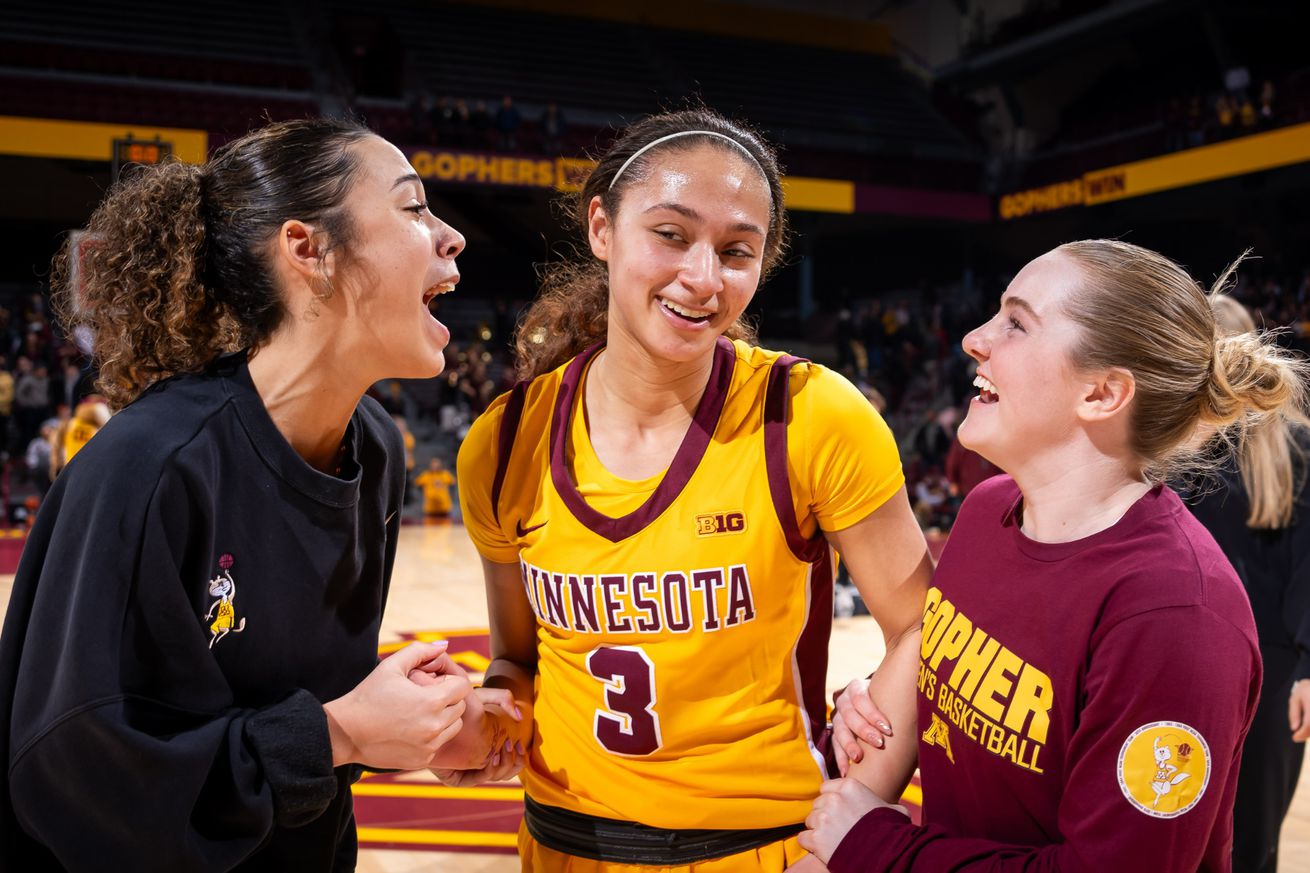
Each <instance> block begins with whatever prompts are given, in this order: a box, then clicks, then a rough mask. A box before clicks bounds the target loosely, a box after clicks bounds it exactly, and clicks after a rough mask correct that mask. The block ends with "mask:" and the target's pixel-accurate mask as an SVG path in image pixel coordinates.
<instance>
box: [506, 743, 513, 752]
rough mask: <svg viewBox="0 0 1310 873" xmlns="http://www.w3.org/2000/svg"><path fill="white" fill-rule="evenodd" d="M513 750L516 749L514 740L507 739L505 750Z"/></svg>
mask: <svg viewBox="0 0 1310 873" xmlns="http://www.w3.org/2000/svg"><path fill="white" fill-rule="evenodd" d="M513 750H514V741H513V740H505V751H507V752H512V751H513Z"/></svg>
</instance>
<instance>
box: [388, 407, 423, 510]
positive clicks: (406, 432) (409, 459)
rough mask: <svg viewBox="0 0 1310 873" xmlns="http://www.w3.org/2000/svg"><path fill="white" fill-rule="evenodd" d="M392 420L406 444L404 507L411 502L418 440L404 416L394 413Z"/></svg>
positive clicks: (402, 502)
mask: <svg viewBox="0 0 1310 873" xmlns="http://www.w3.org/2000/svg"><path fill="white" fill-rule="evenodd" d="M391 420H392V421H394V422H395V423H396V430H398V431H400V438H401V440H403V441H404V443H405V496H404V498H403V499H402V500H401V502H400V503H401V505H402V506H404V505H405V504H406V503H408V502H409V489H410V488H411V487H412V486H413V484H414V446H415V444H416V442H417V440H415V439H414V432H413V431H411V430H410V429H409V422H407V421H406V420H405V417H404V416H403V415H396V414H395V413H392V415H391Z"/></svg>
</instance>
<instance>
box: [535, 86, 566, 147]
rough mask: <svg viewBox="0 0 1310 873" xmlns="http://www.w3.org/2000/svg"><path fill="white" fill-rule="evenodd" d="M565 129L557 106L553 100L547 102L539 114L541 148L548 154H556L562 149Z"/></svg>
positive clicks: (562, 116) (562, 117)
mask: <svg viewBox="0 0 1310 873" xmlns="http://www.w3.org/2000/svg"><path fill="white" fill-rule="evenodd" d="M567 129H568V128H567V125H566V124H565V122H564V114H563V113H562V112H560V111H559V106H557V105H556V104H555V101H554V100H552V101H550V102H549V103H547V104H546V111H545V112H543V113H542V115H541V150H542V151H544V152H545V153H546V154H548V155H558V154H559V153H560V152H561V151H562V150H563V144H564V134H565V132H566V130H567Z"/></svg>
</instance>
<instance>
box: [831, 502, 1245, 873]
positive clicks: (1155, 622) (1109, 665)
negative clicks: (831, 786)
mask: <svg viewBox="0 0 1310 873" xmlns="http://www.w3.org/2000/svg"><path fill="white" fill-rule="evenodd" d="M1019 504H1020V494H1019V490H1018V488H1017V486H1016V485H1015V484H1014V480H1013V479H1011V478H1010V477H1008V476H1000V477H997V478H995V479H992V480H989V481H988V482H985V483H983V484H982V485H980V486H979V487H978V488H977V489H976V490H975V491H974V492H973V494H972V495H970V497H969V499H968V500H967V501H966V502H965V504H964V507H963V508H962V510H961V512H960V516H959V519H958V520H957V522H956V526H955V528H954V530H953V531H952V533H951V539H950V542H949V543H948V544H947V547H946V550H945V552H944V553H943V555H942V560H941V563H940V564H939V566H938V568H937V573H936V576H935V577H934V580H933V587H932V589H931V590H930V591H929V594H928V599H927V603H926V606H925V609H924V624H923V644H922V645H923V647H922V652H921V655H922V657H921V661H920V666H919V732H920V736H921V739H920V743H919V766H920V770H921V778H922V782H923V794H924V808H923V812H924V822H925V824H924V826H922V827H916V826H914V825H912V824H911V823H910V822H909V821H908V820H907V819H906V818H905V817H904V816H902V815H900V814H898V813H895V812H892V811H891V810H887V809H879V810H875V811H873V812H871V813H870V814H869V815H867V816H865V817H864V818H863V819H862V820H861V821H860V822H859V823H857V825H856V826H855V828H854V829H852V831H851V832H850V834H849V835H848V836H847V837H846V839H845V840H843V841H842V843H841V845H840V846H838V848H837V851H836V852H835V853H834V855H833V857H832V859H831V862H830V863H829V869H830V870H831V871H832V873H855V871H859V873H866V871H880V870H888V871H909V870H914V871H932V873H939V871H966V870H967V871H983V870H986V871H1010V870H1014V871H1018V870H1023V871H1026V873H1032V871H1060V873H1083V871H1087V873H1092V871H1095V873H1106V871H1109V873H1129V871H1151V873H1169V871H1187V873H1191V871H1195V870H1198V869H1200V870H1206V871H1227V870H1229V869H1230V868H1231V860H1230V857H1229V855H1230V851H1231V846H1232V830H1233V798H1234V794H1235V792H1236V787H1237V769H1238V767H1237V765H1238V760H1239V757H1240V754H1241V747H1242V740H1243V738H1244V737H1245V735H1246V731H1247V728H1248V727H1249V726H1250V720H1251V715H1252V713H1253V711H1254V708H1255V702H1256V697H1257V694H1258V692H1259V688H1260V656H1259V651H1258V649H1257V646H1256V635H1255V623H1254V621H1253V620H1252V618H1251V608H1250V606H1249V604H1248V602H1247V599H1246V595H1245V593H1244V592H1243V590H1242V587H1241V584H1240V583H1239V582H1238V579H1237V577H1236V575H1235V574H1234V572H1233V569H1232V567H1231V566H1230V565H1229V563H1228V560H1227V559H1226V558H1225V557H1224V555H1223V554H1222V552H1220V550H1219V548H1218V547H1217V546H1216V545H1215V543H1214V540H1213V539H1211V537H1210V535H1209V534H1208V533H1207V532H1206V531H1205V529H1204V528H1202V527H1201V525H1200V524H1199V523H1197V522H1196V520H1195V519H1194V518H1193V517H1192V515H1191V514H1190V513H1188V512H1187V511H1186V509H1185V508H1184V507H1183V504H1182V503H1181V501H1180V500H1179V499H1178V497H1177V496H1176V495H1175V494H1174V493H1173V492H1172V491H1170V490H1168V489H1167V488H1163V487H1157V488H1155V489H1153V490H1152V491H1150V492H1149V493H1148V494H1146V496H1144V497H1142V498H1141V499H1140V500H1139V501H1138V502H1137V503H1136V504H1134V505H1133V507H1132V508H1131V509H1129V511H1128V512H1127V513H1126V514H1125V515H1124V517H1123V518H1122V519H1120V520H1119V522H1118V523H1116V524H1115V525H1114V526H1113V527H1111V528H1109V529H1107V530H1104V531H1101V532H1100V533H1097V534H1094V535H1093V536H1090V537H1087V538H1086V539H1082V540H1078V541H1075V542H1070V543H1058V544H1051V543H1038V542H1035V541H1033V540H1031V539H1029V538H1027V537H1026V536H1024V534H1023V533H1022V532H1021V531H1020V529H1019V508H1020V507H1019Z"/></svg>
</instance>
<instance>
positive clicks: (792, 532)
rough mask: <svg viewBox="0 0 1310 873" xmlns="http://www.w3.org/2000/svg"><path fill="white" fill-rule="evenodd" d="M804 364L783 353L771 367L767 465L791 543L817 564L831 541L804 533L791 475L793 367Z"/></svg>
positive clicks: (798, 553)
mask: <svg viewBox="0 0 1310 873" xmlns="http://www.w3.org/2000/svg"><path fill="white" fill-rule="evenodd" d="M800 363H809V362H808V361H804V360H803V359H801V358H797V357H793V356H792V355H783V356H782V357H780V358H778V360H776V361H774V362H773V366H772V367H771V368H770V369H769V381H768V385H767V386H766V387H765V389H764V464H765V467H766V468H767V470H768V477H769V493H770V495H771V496H772V497H773V508H774V511H775V512H777V513H778V520H779V521H780V522H782V529H783V531H784V532H785V533H786V534H787V545H788V546H789V547H790V548H791V551H792V554H793V555H795V556H796V557H797V558H799V559H801V560H802V561H807V562H810V563H813V562H814V561H817V560H819V559H820V558H821V557H823V556H824V554H826V552H827V548H828V544H827V542H826V541H825V540H824V539H823V534H822V533H821V532H819V533H816V534H815V535H814V536H813V537H811V538H810V539H806V538H805V537H803V536H802V535H801V528H800V524H799V523H798V522H797V521H796V508H795V505H794V504H793V503H792V493H791V478H790V477H789V476H788V475H787V419H788V417H789V414H790V411H791V368H792V367H793V366H795V365H796V364H800Z"/></svg>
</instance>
